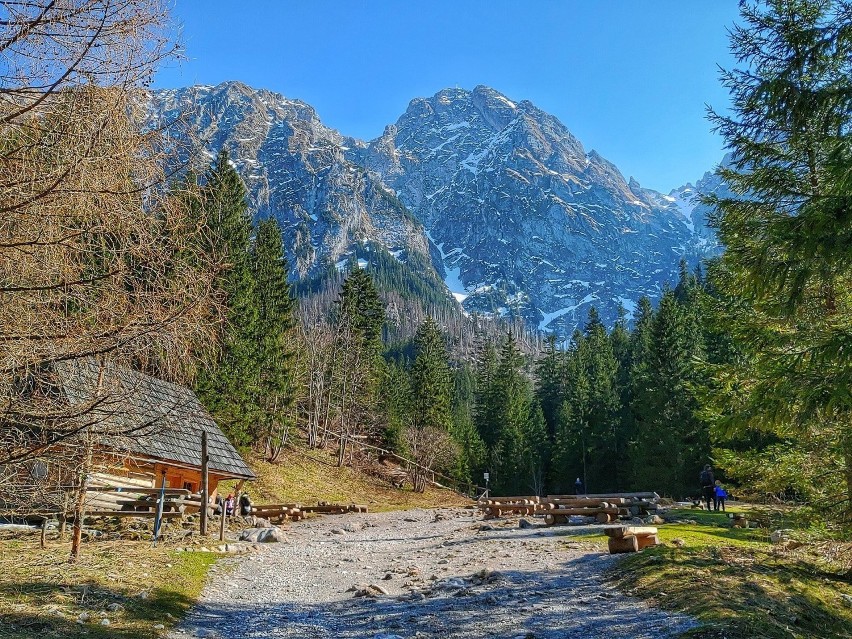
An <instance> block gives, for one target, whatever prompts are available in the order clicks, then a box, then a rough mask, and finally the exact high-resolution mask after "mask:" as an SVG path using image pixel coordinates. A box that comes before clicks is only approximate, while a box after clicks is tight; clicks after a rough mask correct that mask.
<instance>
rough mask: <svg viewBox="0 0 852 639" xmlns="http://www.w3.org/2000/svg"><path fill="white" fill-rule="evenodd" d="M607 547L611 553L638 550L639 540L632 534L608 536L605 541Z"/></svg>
mask: <svg viewBox="0 0 852 639" xmlns="http://www.w3.org/2000/svg"><path fill="white" fill-rule="evenodd" d="M607 548H609V552H610V554H612V555H615V554H618V553H622V552H639V542H638V540H637V539H636V537H634V536H632V535H631V536H629V537H623V538H620V539H619V538H616V537H610V538H609V540H608V541H607Z"/></svg>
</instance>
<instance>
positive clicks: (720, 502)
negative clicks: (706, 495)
mask: <svg viewBox="0 0 852 639" xmlns="http://www.w3.org/2000/svg"><path fill="white" fill-rule="evenodd" d="M727 498H728V491H727V490H725V489H724V488H723V487H722V482H720V481H719V480H718V479H717V480H716V485H715V486H714V488H713V510H719V508H720V507H721V509H722V512H725V500H726V499H727Z"/></svg>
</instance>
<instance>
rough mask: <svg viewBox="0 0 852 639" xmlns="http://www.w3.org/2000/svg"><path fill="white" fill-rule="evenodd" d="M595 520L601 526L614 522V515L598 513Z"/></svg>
mask: <svg viewBox="0 0 852 639" xmlns="http://www.w3.org/2000/svg"><path fill="white" fill-rule="evenodd" d="M595 519H597V520H598V523H599V524H608V523H609V522H611V521H612V515H610V514H607V513H598V514H597V515H595Z"/></svg>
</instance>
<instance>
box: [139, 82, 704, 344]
mask: <svg viewBox="0 0 852 639" xmlns="http://www.w3.org/2000/svg"><path fill="white" fill-rule="evenodd" d="M151 112H152V114H153V115H154V117H155V118H156V117H161V118H171V117H175V116H176V115H177V114H178V113H180V112H184V113H186V114H188V117H189V124H190V126H191V129H192V130H193V131H194V132H195V134H196V136H197V138H198V140H199V141H198V142H196V144H197V145H199V146H200V147H201V150H202V151H203V152H204V153H206V154H207V155H208V156H209V157H211V158H212V157H213V156H214V155H215V154H216V153H217V152H218V150H219V149H220V148H222V147H225V148H227V149H228V150H229V151H230V153H231V157H232V159H233V161H234V164H235V166H236V167H237V169H238V170H239V172H240V174H241V175H242V176H243V178H244V180H245V181H246V184H247V186H248V188H249V192H250V197H251V203H252V207H253V209H254V211H255V212H256V214H257V215H259V216H275V217H276V218H277V219H278V220H279V222H280V223H281V225H282V228H283V229H284V231H283V233H284V242H285V246H286V247H287V249H288V252H289V256H290V259H291V260H292V264H293V267H294V271H295V273H296V274H297V275H298V276H299V277H312V276H316V275H318V274H321V273H323V272H324V271H325V270H326V269H327V268H329V267H331V266H334V265H337V266H340V265H342V264H343V263H344V261H345V259H346V258H347V256H349V255H352V254H353V253H354V252H355V251H356V249H358V247H361V249H360V252H363V247H364V246H375V247H378V248H379V249H381V248H384V249H386V250H387V251H388V252H389V253H391V254H392V255H393V256H394V257H395V258H396V259H397V260H399V261H400V262H403V263H406V262H408V261H409V260H411V261H412V263H414V262H416V264H418V269H419V270H421V271H422V270H423V269H424V267H423V265H424V264H426V265H428V266H426V267H425V270H427V271H429V272H428V273H427V276H428V277H429V278H434V279H436V280H439V279H441V278H443V280H444V281H445V282H446V285H447V288H448V289H449V292H452V294H453V296H454V297H455V298H456V299H457V300H458V301H459V302H461V303H462V304H463V306H464V308H465V309H466V310H468V311H481V312H490V313H498V314H501V315H520V316H523V317H524V318H525V319H526V320H527V321H528V322H529V323H530V324H531V325H534V326H538V327H540V328H542V329H547V330H556V331H559V332H560V333H562V334H563V335H566V336H567V335H569V334H570V332H571V331H572V330H573V329H574V328H575V327H577V326H580V325H582V324H583V322H584V321H585V318H586V316H587V314H588V310H589V308H590V307H591V306H592V305H594V306H596V307H597V308H598V310H599V311H600V313H601V316H602V317H603V318H604V320H605V321H609V322H611V321H612V320H614V319H615V317H616V314H617V311H618V308H619V306H623V307H625V309H626V310H627V311H628V314H629V313H630V312H631V311H632V310H633V309H634V307H635V303H636V301H637V300H638V299H639V297H641V296H642V295H650V296H652V297H656V296H657V295H658V294H659V293H660V291H661V289H662V287H663V286H664V285H665V283H666V282H669V283H671V284H672V285H674V283H675V280H676V277H677V266H678V261H679V259H680V258H681V257H686V258H687V259H688V261H690V262H695V261H696V260H697V259H698V257H699V256H701V255H702V254H703V253H705V252H707V251H712V250H715V249H714V246H715V245H714V243H713V241H712V234H710V233H709V232H708V231H707V229H706V226H705V217H706V211H702V210H701V208H700V207H697V206H696V205H695V203H694V202H692V201H691V200H690V198H691V196H692V192H691V191H690V190H692V191H694V190H695V188H694V187H692V186H691V185H687V187H682V188H681V189H677V190H675V191H672V193H670V194H669V195H663V194H661V193H658V192H656V191H652V190H649V189H643V188H642V187H641V186H640V185H639V184H638V183H637V182H635V181H634V180H632V179H631V180H630V181H629V182H628V181H625V179H624V177H623V176H622V175H621V173H620V172H619V171H618V169H617V168H616V167H615V166H614V165H612V164H611V163H609V162H608V161H606V160H605V159H604V158H603V157H601V156H600V155H598V154H597V153H595V152H594V151H592V152H586V150H585V149H584V148H583V145H582V144H581V143H580V141H579V140H577V139H576V138H575V137H574V136H573V135H572V134H571V133H570V132H569V131H568V130H567V129H566V128H565V126H564V125H563V124H562V123H561V122H559V120H557V119H556V118H554V117H553V116H551V115H549V114H547V113H545V112H543V111H541V110H540V109H538V108H536V107H535V106H534V105H533V104H531V103H530V102H527V101H524V102H519V103H514V102H512V101H511V100H510V99H508V98H507V97H506V96H503V95H501V94H500V93H498V92H497V91H494V90H493V89H489V88H487V87H477V88H475V89H474V90H473V91H466V90H462V89H447V90H444V91H441V92H439V93H437V94H436V95H434V96H433V97H431V98H418V99H415V100H412V102H411V103H410V105H409V107H408V109H407V110H406V112H405V113H404V114H403V115H402V116H401V117H400V118H399V120H398V121H397V122H396V124H394V125H390V126H388V127H387V129H386V130H385V132H384V134H383V135H382V136H381V137H379V138H377V139H375V140H373V141H370V142H363V141H359V140H356V139H353V138H346V137H344V136H342V135H341V134H340V133H338V132H337V131H334V130H332V129H329V128H327V127H326V126H324V125H323V124H322V123H321V122H320V121H319V119H318V118H317V115H316V112H315V111H314V110H313V109H312V108H311V107H310V106H308V105H306V104H304V103H302V102H299V101H296V100H288V99H286V98H284V97H283V96H281V95H278V94H275V93H271V92H268V91H263V90H254V89H251V88H249V87H247V86H245V85H243V84H240V83H236V82H231V83H225V84H223V85H219V86H217V87H206V86H196V87H190V88H186V89H177V90H168V91H157V92H155V93H154V96H153V100H152V107H151ZM185 117H186V116H185ZM713 179H716V178H715V177H714V176H709V175H708V176H705V178H704V181H705V182H707V181H712V180H713ZM699 184H700V183H699ZM705 186H706V185H705ZM403 205H404V206H403ZM412 258H416V259H413V260H412ZM433 267H434V268H433ZM448 294H449V293H448Z"/></svg>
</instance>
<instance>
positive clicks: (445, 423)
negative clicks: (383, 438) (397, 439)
mask: <svg viewBox="0 0 852 639" xmlns="http://www.w3.org/2000/svg"><path fill="white" fill-rule="evenodd" d="M414 347H415V352H416V356H415V358H414V364H413V365H412V367H411V392H412V415H411V425H412V427H413V428H437V429H440V430H442V431H449V429H450V423H451V418H452V414H451V408H452V385H451V384H452V379H451V376H450V365H449V360H448V357H447V347H446V341H445V338H444V335H443V333H442V332H441V329H440V328H438V324H437V323H435V320H433V319H432V318H431V317H427V318H426V321H424V322H423V324H421V325H420V328H419V329H418V330H417V334H416V335H415V336H414Z"/></svg>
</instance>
